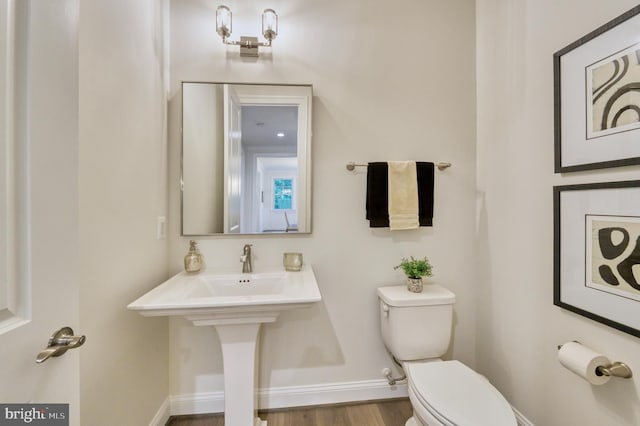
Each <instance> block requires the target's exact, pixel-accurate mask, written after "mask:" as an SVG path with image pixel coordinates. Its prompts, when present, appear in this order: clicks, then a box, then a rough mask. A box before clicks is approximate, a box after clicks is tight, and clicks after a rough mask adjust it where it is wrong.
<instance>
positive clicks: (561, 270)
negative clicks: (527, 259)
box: [553, 181, 640, 337]
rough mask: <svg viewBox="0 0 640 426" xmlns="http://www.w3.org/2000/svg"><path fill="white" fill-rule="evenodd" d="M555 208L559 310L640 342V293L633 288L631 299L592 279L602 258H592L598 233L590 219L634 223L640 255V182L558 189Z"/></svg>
mask: <svg viewBox="0 0 640 426" xmlns="http://www.w3.org/2000/svg"><path fill="white" fill-rule="evenodd" d="M612 201H614V202H612ZM553 209H554V225H553V229H554V247H553V253H554V264H553V267H554V273H553V276H554V280H553V303H554V305H556V306H559V307H561V308H563V309H566V310H569V311H571V312H574V313H576V314H579V315H582V316H584V317H586V318H589V319H591V320H594V321H597V322H599V323H602V324H605V325H607V326H609V327H612V328H615V329H617V330H620V331H623V332H625V333H628V334H631V335H633V336H636V337H640V315H638V314H637V312H640V289H635V288H633V290H632V291H631V292H629V297H627V295H626V292H625V291H621V290H620V289H618V288H615V286H611V285H609V284H606V283H605V285H602V284H599V283H593V282H592V281H590V277H589V269H591V270H592V271H593V270H594V267H595V265H594V264H593V263H592V264H591V265H589V263H590V261H591V262H593V259H594V256H595V255H596V254H597V253H596V254H594V253H591V254H590V255H589V245H591V246H592V247H593V246H594V245H596V243H598V242H597V239H595V238H593V235H594V234H595V231H594V230H593V229H595V228H590V227H589V219H590V218H589V217H590V216H591V217H604V218H605V219H611V220H613V219H615V220H620V219H621V220H625V221H630V223H631V224H632V225H633V227H634V229H635V231H634V232H635V237H636V238H635V239H631V238H630V239H629V249H631V251H632V252H636V254H637V250H634V249H633V248H632V247H631V244H635V246H634V247H635V248H636V249H638V250H640V181H619V182H605V183H590V184H578V185H562V186H554V187H553ZM593 223H597V222H595V221H593ZM594 241H596V242H594ZM625 241H626V240H625ZM598 244H599V243H598ZM624 253H628V252H627V251H625V252H624ZM626 255H627V254H621V255H620V256H626ZM629 257H631V256H629ZM618 259H620V258H616V259H612V260H611V262H614V263H615V262H617V261H618ZM625 260H626V259H625ZM629 269H631V267H629ZM625 284H626V283H625ZM613 291H615V293H612V292H613ZM627 291H628V290H627ZM629 312H633V314H632V315H630V314H629Z"/></svg>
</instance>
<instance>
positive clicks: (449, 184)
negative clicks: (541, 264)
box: [169, 0, 482, 395]
mask: <svg viewBox="0 0 640 426" xmlns="http://www.w3.org/2000/svg"><path fill="white" fill-rule="evenodd" d="M216 6H217V4H216V3H211V2H208V1H203V0H173V1H172V2H171V93H170V109H169V116H170V118H169V158H170V194H171V195H170V205H171V212H170V216H171V226H170V229H171V233H172V239H173V241H172V244H171V245H172V254H171V271H172V272H178V271H179V270H180V269H181V267H182V266H181V263H182V258H183V256H184V255H185V254H186V251H187V243H188V240H187V238H180V237H179V236H178V231H177V230H178V229H179V227H178V224H179V217H180V216H179V214H180V213H179V147H180V133H179V118H180V94H179V90H178V89H179V81H180V80H200V81H231V82H260V83H300V84H303V83H311V84H313V90H314V104H313V120H314V122H313V234H312V235H310V236H294V237H281V236H278V237H273V236H271V237H255V236H252V237H207V238H202V239H200V240H199V242H200V247H201V250H202V252H203V255H204V259H205V261H206V263H207V265H208V266H209V267H215V266H220V265H237V267H238V271H240V267H241V266H240V262H239V256H240V254H241V251H242V246H243V244H245V243H252V244H254V248H253V251H254V253H255V263H254V265H255V268H256V269H257V270H260V268H262V267H264V266H265V265H277V264H281V262H282V253H283V252H285V251H300V252H302V253H304V256H305V260H306V261H307V262H308V263H310V264H312V265H313V267H314V270H315V272H316V276H317V279H318V282H319V286H320V290H321V292H322V296H323V302H322V303H321V304H318V305H317V306H316V307H313V308H310V309H308V310H305V311H300V312H293V313H287V314H283V315H282V316H281V318H280V320H279V321H278V322H277V323H275V324H272V325H267V326H265V327H264V329H263V333H262V350H261V359H260V370H261V374H260V383H259V385H260V386H261V387H266V388H269V387H279V386H293V385H305V384H311V385H313V384H322V383H332V382H347V381H360V380H369V379H378V378H380V369H381V368H382V367H384V366H390V365H391V361H390V358H389V356H388V355H387V353H386V351H385V349H384V346H383V344H382V341H381V337H380V333H379V325H378V324H379V319H378V306H377V298H376V295H375V289H376V287H378V286H381V285H389V284H400V283H402V281H403V277H402V275H401V273H400V272H398V271H394V270H393V266H394V265H396V264H398V263H399V261H400V258H402V257H403V256H410V255H414V256H424V255H426V256H428V257H429V258H430V259H431V260H432V262H433V264H434V265H435V274H436V276H435V277H434V281H435V282H437V283H440V284H443V285H445V286H447V287H449V288H451V289H452V290H453V291H454V292H455V293H456V294H457V296H458V301H457V304H456V317H455V337H454V342H453V346H452V353H453V356H455V357H456V358H458V359H461V360H463V361H464V362H466V363H469V364H470V365H474V364H475V346H476V345H475V341H476V327H475V321H476V314H475V306H476V303H475V298H476V296H477V295H478V293H479V292H481V291H482V289H479V288H478V276H477V272H476V269H477V268H476V260H475V259H476V257H477V251H476V247H475V246H474V240H473V235H474V231H475V226H476V224H475V214H474V212H475V175H476V166H475V159H476V155H475V129H476V123H475V106H476V105H475V89H476V88H475V8H474V2H473V1H471V0H456V1H448V2H442V1H434V0H402V1H398V2H394V3H393V5H389V3H388V2H383V1H381V0H375V1H369V2H363V1H358V2H342V1H337V0H328V1H324V2H318V1H314V0H301V1H296V2H292V1H283V0H274V2H272V3H270V4H269V6H270V7H273V8H274V9H275V10H276V11H277V13H278V15H279V25H280V28H279V35H278V38H277V39H276V40H275V42H274V47H273V49H272V50H271V51H269V50H267V49H265V50H264V52H265V53H263V54H262V57H261V58H260V59H258V60H255V61H253V60H246V59H240V57H239V56H238V50H237V48H233V47H230V48H227V47H225V46H224V45H222V43H221V41H220V39H219V37H218V36H217V34H216V33H215V25H214V22H215V19H214V18H215V8H216ZM228 6H229V7H230V8H231V10H232V11H233V17H234V22H233V28H234V37H235V36H240V35H257V33H258V32H259V29H260V13H261V12H262V10H263V9H264V7H265V5H264V4H263V3H260V2H257V1H255V0H250V1H237V0H233V1H231V2H229V3H228ZM402 159H414V160H423V161H450V162H452V163H453V167H451V168H450V169H448V170H447V171H445V172H436V173H437V176H436V189H435V190H436V202H435V219H434V223H435V226H434V227H433V228H422V229H420V230H419V231H410V232H394V233H391V232H390V231H389V230H388V229H370V228H369V227H368V223H367V221H366V220H365V211H364V208H365V187H366V179H365V178H366V174H365V173H363V172H362V170H361V171H359V172H357V173H351V172H348V171H347V170H346V169H345V164H346V163H347V162H349V161H357V162H367V161H386V160H402ZM174 242H175V244H174ZM170 329H171V331H170V336H171V337H170V340H171V345H170V347H171V349H170V376H171V377H170V382H171V384H170V393H171V394H172V395H179V394H190V393H202V392H213V391H220V390H222V360H221V356H220V351H219V348H218V346H219V343H218V341H217V337H216V333H215V331H214V330H213V329H209V328H196V327H193V326H192V325H190V323H187V322H186V321H183V320H180V319H172V320H171V325H170Z"/></svg>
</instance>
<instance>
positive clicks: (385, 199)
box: [367, 163, 389, 228]
mask: <svg viewBox="0 0 640 426" xmlns="http://www.w3.org/2000/svg"><path fill="white" fill-rule="evenodd" d="M367 220H369V227H371V228H385V227H388V226H389V166H388V164H387V163H369V166H368V167H367Z"/></svg>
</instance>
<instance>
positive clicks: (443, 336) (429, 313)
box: [378, 284, 456, 361]
mask: <svg viewBox="0 0 640 426" xmlns="http://www.w3.org/2000/svg"><path fill="white" fill-rule="evenodd" d="M378 298H379V299H380V328H381V331H382V339H383V340H384V344H385V345H386V347H387V349H388V350H389V352H391V354H392V355H393V356H394V357H395V359H396V360H398V361H413V360H418V359H429V358H439V357H441V356H442V355H443V354H444V353H445V352H446V351H447V348H449V342H450V340H451V327H452V325H453V304H454V303H455V300H456V296H455V294H453V293H452V292H451V291H449V290H447V289H446V288H444V287H441V286H439V285H436V284H426V285H425V286H424V289H423V291H422V293H412V292H410V291H409V290H407V286H406V285H396V286H389V287H379V288H378Z"/></svg>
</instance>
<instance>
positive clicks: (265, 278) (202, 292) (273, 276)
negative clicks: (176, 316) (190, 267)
mask: <svg viewBox="0 0 640 426" xmlns="http://www.w3.org/2000/svg"><path fill="white" fill-rule="evenodd" d="M288 278H289V277H288V276H287V273H286V272H271V273H261V274H231V275H203V276H201V277H200V280H201V281H202V285H201V286H198V287H196V288H194V289H193V292H192V293H191V294H190V296H191V297H212V296H213V297H216V296H222V297H233V296H258V295H261V296H263V295H276V294H281V293H282V292H283V291H284V286H285V283H286V281H287V279H288Z"/></svg>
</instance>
